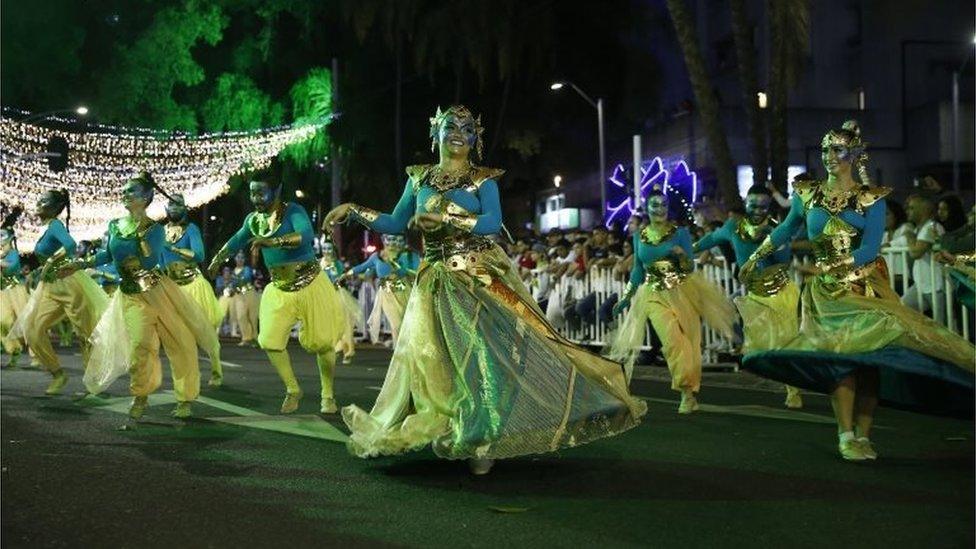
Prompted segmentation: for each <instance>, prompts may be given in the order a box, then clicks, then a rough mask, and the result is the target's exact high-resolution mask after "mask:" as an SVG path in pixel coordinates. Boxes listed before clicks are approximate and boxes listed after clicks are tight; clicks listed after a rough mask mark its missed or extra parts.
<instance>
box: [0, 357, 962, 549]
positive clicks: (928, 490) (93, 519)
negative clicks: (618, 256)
mask: <svg viewBox="0 0 976 549" xmlns="http://www.w3.org/2000/svg"><path fill="white" fill-rule="evenodd" d="M61 355H62V360H63V361H64V364H65V365H66V368H67V369H68V371H69V372H70V374H71V376H72V378H71V381H70V382H69V384H68V387H67V390H66V392H65V394H64V395H62V396H58V397H44V396H43V390H44V388H45V386H46V384H47V380H48V376H47V374H45V373H43V372H40V371H37V370H30V369H15V370H6V369H5V370H3V371H2V372H0V437H2V445H0V451H2V454H0V466H2V468H0V480H2V485H0V511H2V515H0V519H2V529H0V533H2V536H3V539H2V546H3V547H31V548H37V547H99V548H104V547H133V548H150V547H169V548H172V547H295V548H297V547H331V546H341V547H361V546H371V547H373V546H409V547H499V546H503V545H507V546H511V547H522V546H533V547H550V546H559V547H567V546H586V545H588V546H598V547H626V546H654V547H764V546H768V547H823V546H842V547H889V548H890V547H972V546H973V544H974V536H973V529H974V496H976V493H974V466H973V460H974V443H973V441H974V436H973V423H972V422H971V421H960V420H954V419H945V418H937V417H930V416H923V415H918V414H912V413H906V412H900V411H895V410H880V411H879V413H878V415H877V423H878V429H877V431H876V433H875V435H874V437H873V438H874V439H875V443H876V447H877V449H878V451H879V453H880V454H881V458H880V459H879V460H878V461H877V462H875V463H870V464H852V463H846V462H843V461H842V460H840V458H839V457H838V456H837V453H836V446H835V440H836V437H835V435H834V428H833V426H832V422H831V420H830V412H829V405H828V403H827V400H826V399H825V398H824V397H822V396H818V395H808V396H807V397H806V408H805V409H804V410H802V411H789V410H785V409H784V408H783V407H782V404H781V403H782V394H781V393H780V392H779V391H778V390H772V391H770V390H766V388H767V387H770V386H771V385H770V384H765V383H761V382H757V381H756V380H755V379H754V378H750V377H749V376H748V375H747V374H714V375H706V386H705V387H704V388H703V391H702V393H701V399H700V400H701V402H702V403H703V406H702V408H703V409H702V411H701V412H700V413H698V414H695V415H692V416H678V415H677V414H676V413H675V409H676V407H677V395H676V394H675V393H673V392H672V391H670V390H669V388H668V386H667V384H666V383H664V382H663V381H662V380H663V379H664V374H666V371H664V370H663V369H643V370H642V371H641V372H640V374H641V375H640V376H639V378H638V379H636V380H635V382H634V384H633V386H632V388H633V390H634V392H635V393H636V394H638V395H640V396H642V397H646V398H647V399H648V402H649V405H650V413H649V415H648V416H647V418H646V421H645V422H644V423H643V424H642V425H641V426H639V427H638V428H636V429H634V430H632V431H630V432H628V433H626V434H624V435H622V436H618V437H615V438H611V439H607V440H602V441H598V442H596V443H593V444H590V445H587V446H583V447H580V448H574V449H571V450H565V451H562V452H560V453H558V454H550V455H545V456H538V457H533V458H525V459H516V460H510V461H504V462H501V463H499V464H497V465H496V467H495V469H494V470H493V471H492V472H491V474H490V475H488V476H486V477H472V476H471V475H470V474H469V473H468V471H467V467H466V465H465V464H464V463H462V462H450V461H442V460H438V459H436V458H435V457H434V455H433V453H431V452H430V451H423V452H416V453H413V454H410V455H406V456H401V457H398V458H380V459H375V460H360V459H356V458H353V457H352V456H350V455H349V454H348V453H347V452H346V449H345V447H344V445H343V443H342V441H343V439H344V436H345V435H344V432H345V430H344V426H343V425H342V422H341V420H339V418H338V417H336V416H319V415H318V414H317V413H316V412H317V411H318V399H317V398H315V395H317V393H318V380H317V373H316V370H315V366H314V363H313V360H312V357H310V356H308V355H306V354H305V353H303V352H302V351H301V350H300V349H298V348H297V347H296V348H293V350H292V356H293V360H294V362H295V368H296V373H298V375H299V380H300V382H301V383H302V386H303V388H304V390H305V393H306V395H308V396H306V398H305V400H304V401H303V402H302V405H301V408H300V410H299V413H298V415H297V416H288V417H283V416H279V415H277V413H276V412H277V409H278V406H279V404H280V399H281V396H282V392H283V389H282V387H281V385H280V382H279V381H278V379H277V377H276V376H275V374H274V371H273V370H272V368H271V367H270V365H269V364H268V363H267V361H266V360H265V359H264V356H263V354H262V353H261V352H260V351H258V350H255V349H251V348H245V349H242V348H238V347H235V346H228V347H226V348H225V350H224V357H225V359H226V361H227V364H226V367H225V375H226V385H225V386H224V387H223V388H221V389H218V390H205V391H204V393H203V398H202V399H201V400H200V401H199V402H198V403H197V404H195V405H194V412H195V418H194V419H192V420H190V421H187V422H182V421H178V420H175V419H172V418H171V417H170V416H169V412H170V410H171V409H172V407H173V399H172V395H171V394H170V393H168V392H167V389H168V387H170V384H169V381H168V380H167V381H165V382H164V386H163V389H162V390H161V391H160V392H159V393H158V394H157V395H154V397H153V399H152V401H151V403H152V406H151V407H150V408H149V410H148V412H147V414H146V416H145V417H144V418H143V419H142V420H141V421H140V422H139V423H134V422H132V421H130V420H129V419H128V418H127V416H126V415H125V412H126V410H127V409H128V400H129V399H128V398H127V397H126V383H127V382H126V380H120V381H119V382H117V383H116V384H115V385H114V386H113V387H111V388H110V389H109V391H108V393H109V395H108V396H107V397H106V398H99V399H85V400H77V395H72V393H77V392H80V391H82V385H81V366H80V360H79V358H80V357H79V356H78V355H77V352H76V350H73V349H62V350H61ZM389 356H390V353H389V351H388V350H385V349H361V350H360V352H359V355H358V356H357V357H356V361H355V363H354V364H353V365H351V366H348V367H343V368H341V369H340V370H339V375H338V379H337V382H336V388H337V396H338V398H339V400H340V404H348V403H350V402H354V403H357V404H359V405H360V406H363V407H367V408H368V407H369V406H370V405H371V404H372V401H373V400H374V398H375V396H376V394H377V391H378V389H379V386H380V385H381V384H382V380H383V376H384V374H385V370H386V363H387V361H388V360H389ZM205 364H206V363H205V362H202V365H205ZM165 375H168V370H167V373H166V374H165ZM204 379H206V375H204Z"/></svg>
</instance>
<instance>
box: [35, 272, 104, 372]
mask: <svg viewBox="0 0 976 549" xmlns="http://www.w3.org/2000/svg"><path fill="white" fill-rule="evenodd" d="M35 293H37V294H38V295H37V296H31V300H32V301H33V300H35V299H36V301H35V302H34V303H33V304H29V305H28V309H30V310H29V311H28V312H27V313H26V314H25V317H26V318H24V323H25V324H24V326H25V335H26V339H27V345H28V346H29V347H30V348H31V349H32V350H33V351H34V353H35V355H36V358H37V360H38V361H39V362H40V363H41V365H42V366H44V368H45V369H47V370H48V371H49V372H51V373H54V372H57V371H58V370H60V369H61V364H60V361H59V360H58V355H57V354H56V353H55V352H54V347H53V346H52V345H51V338H50V337H49V336H48V330H49V329H50V328H51V327H52V326H54V325H55V324H57V323H58V322H59V321H60V320H61V319H62V318H64V317H67V318H68V321H69V322H70V323H71V325H72V327H74V329H75V331H76V332H77V334H78V336H79V343H80V346H81V355H82V362H83V363H84V364H85V365H86V366H87V365H88V351H89V344H88V338H89V337H90V336H91V333H92V331H93V330H94V329H95V325H96V324H97V323H98V319H99V318H100V317H101V316H102V313H103V312H105V308H106V307H107V306H108V296H107V295H105V292H104V291H102V289H101V288H100V287H99V286H98V283H96V282H95V281H94V280H92V278H91V277H90V276H88V275H87V274H85V273H84V272H81V271H79V272H75V273H72V274H70V275H68V276H66V277H64V278H62V279H59V280H55V281H54V282H42V283H41V284H40V285H39V286H38V288H37V289H36V290H35Z"/></svg>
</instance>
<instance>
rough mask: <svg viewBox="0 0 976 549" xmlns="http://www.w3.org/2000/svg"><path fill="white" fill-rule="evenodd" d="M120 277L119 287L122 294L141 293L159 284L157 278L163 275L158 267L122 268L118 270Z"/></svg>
mask: <svg viewBox="0 0 976 549" xmlns="http://www.w3.org/2000/svg"><path fill="white" fill-rule="evenodd" d="M119 274H120V275H121V276H120V278H121V279H122V281H121V283H120V284H119V289H120V290H122V293H123V294H141V293H143V292H147V291H149V290H151V289H153V288H154V287H155V286H156V284H159V279H161V278H162V277H163V273H162V271H160V270H159V268H158V267H153V268H152V269H144V268H139V269H134V270H122V271H120V272H119Z"/></svg>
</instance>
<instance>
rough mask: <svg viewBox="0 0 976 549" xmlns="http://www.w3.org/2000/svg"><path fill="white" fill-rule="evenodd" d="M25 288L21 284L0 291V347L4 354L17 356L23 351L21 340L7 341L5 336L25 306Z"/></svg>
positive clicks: (26, 297)
mask: <svg viewBox="0 0 976 549" xmlns="http://www.w3.org/2000/svg"><path fill="white" fill-rule="evenodd" d="M27 299H28V296H27V288H26V287H25V286H24V285H23V284H14V285H13V286H10V287H8V288H5V289H4V290H3V291H0V344H2V345H0V346H2V348H3V350H4V352H7V353H10V354H17V353H20V352H21V351H23V346H24V343H25V342H24V341H23V340H22V338H12V339H11V340H10V341H7V334H9V333H10V329H11V328H12V327H13V325H14V322H15V321H16V320H17V317H19V316H20V315H21V314H22V313H23V311H24V307H26V306H27Z"/></svg>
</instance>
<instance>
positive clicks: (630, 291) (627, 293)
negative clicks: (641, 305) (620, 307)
mask: <svg viewBox="0 0 976 549" xmlns="http://www.w3.org/2000/svg"><path fill="white" fill-rule="evenodd" d="M636 293H637V286H635V285H634V283H633V282H627V285H626V286H624V294H623V296H622V297H621V298H620V301H623V300H625V299H630V298H632V297H634V294H636Z"/></svg>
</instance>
